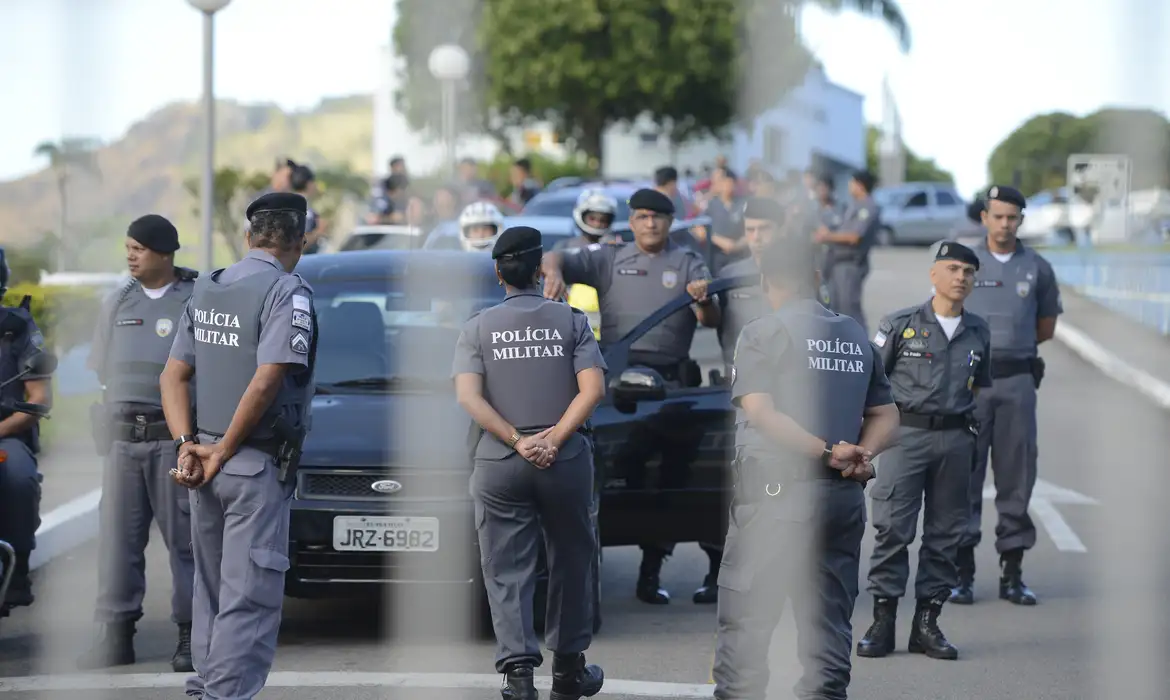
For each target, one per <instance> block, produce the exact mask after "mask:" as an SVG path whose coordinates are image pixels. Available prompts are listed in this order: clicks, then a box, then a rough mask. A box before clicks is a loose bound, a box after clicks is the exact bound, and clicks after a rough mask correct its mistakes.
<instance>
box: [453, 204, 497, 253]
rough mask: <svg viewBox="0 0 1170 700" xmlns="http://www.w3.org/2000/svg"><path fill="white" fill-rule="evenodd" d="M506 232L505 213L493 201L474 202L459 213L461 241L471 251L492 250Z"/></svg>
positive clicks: (462, 245)
mask: <svg viewBox="0 0 1170 700" xmlns="http://www.w3.org/2000/svg"><path fill="white" fill-rule="evenodd" d="M503 232H504V215H503V213H501V212H500V209H499V207H497V206H496V205H494V204H492V203H491V202H472V203H471V204H468V205H467V206H466V207H464V209H463V211H462V212H461V213H460V214H459V243H460V246H461V247H462V248H463V250H466V251H467V252H469V253H475V252H485V251H490V250H491V249H492V246H494V245H495V244H496V239H498V238H499V237H500V234H501V233H503Z"/></svg>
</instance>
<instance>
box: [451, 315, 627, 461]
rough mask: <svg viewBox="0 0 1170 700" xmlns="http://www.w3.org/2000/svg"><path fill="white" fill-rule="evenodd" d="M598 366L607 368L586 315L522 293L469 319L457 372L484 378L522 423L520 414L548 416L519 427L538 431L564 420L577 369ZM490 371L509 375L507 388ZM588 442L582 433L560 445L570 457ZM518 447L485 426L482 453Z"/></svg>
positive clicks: (501, 454) (503, 410)
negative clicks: (562, 417)
mask: <svg viewBox="0 0 1170 700" xmlns="http://www.w3.org/2000/svg"><path fill="white" fill-rule="evenodd" d="M566 313H567V314H569V316H570V317H565V318H564V319H563V321H564V323H563V325H564V327H566V328H568V329H569V331H568V337H563V335H564V334H562V333H560V332H559V327H560V326H561V325H562V319H561V318H559V317H560V316H562V315H564V314H566ZM485 331H486V332H485ZM553 331H558V332H557V333H556V334H554V333H553ZM485 337H486V342H485ZM593 367H598V368H600V369H601V370H603V371H604V370H606V369H608V367H607V366H606V364H605V360H604V359H603V358H602V355H601V350H600V348H599V347H598V345H597V340H596V339H595V338H594V337H593V329H592V328H591V327H590V326H589V320H588V319H587V318H586V317H585V314H583V313H581V312H580V311H579V310H576V309H572V308H571V307H569V306H567V305H565V304H562V303H561V302H555V301H549V300H547V299H545V298H544V297H543V296H541V295H540V294H538V293H536V292H520V293H515V294H510V295H509V296H508V297H507V298H506V299H505V300H504V301H503V302H501V303H500V304H497V305H496V306H493V307H490V308H488V309H484V310H483V311H481V312H479V313H477V314H476V315H474V316H472V317H471V318H470V319H468V320H467V322H466V323H465V324H464V325H463V330H462V332H461V333H460V334H459V340H458V342H457V343H456V345H455V359H454V361H453V363H452V367H451V376H452V377H455V376H457V375H460V374H478V375H480V376H483V377H484V378H485V382H484V384H485V396H484V398H485V399H486V400H487V401H488V402H489V403H491V404H492V406H493V407H494V408H496V410H497V411H498V412H499V413H500V415H502V416H503V417H504V418H505V419H506V420H513V421H515V420H517V416H519V415H523V416H526V417H532V416H541V419H539V420H537V421H536V422H538V423H540V424H541V425H537V426H526V425H516V428H518V429H523V428H529V429H532V428H538V427H547V426H549V425H554V424H555V423H556V422H557V421H558V420H560V418H561V416H562V415H563V414H564V411H565V410H566V409H567V408H568V404H569V403H570V402H571V401H572V400H573V398H575V397H576V395H577V390H576V385H577V380H576V376H577V374H579V373H580V372H583V371H585V370H587V369H592V368H593ZM489 373H499V374H501V375H503V376H504V379H505V381H504V382H503V383H502V386H504V387H506V389H505V390H502V391H495V392H492V391H490V389H489V387H490V386H501V383H499V382H493V381H491V380H492V379H493V378H492V377H489ZM583 446H584V440H583V439H582V438H581V437H580V436H575V437H574V438H572V439H571V440H570V441H569V442H566V443H565V445H562V446H561V454H562V455H563V456H564V457H565V458H566V459H567V458H569V457H572V456H573V455H574V454H575V453H576V451H577V450H579V449H580V448H582V447H583ZM512 452H513V450H512V448H510V447H508V446H507V445H505V444H504V443H502V442H500V441H499V440H497V439H496V438H495V436H493V435H491V434H489V433H487V432H486V431H485V433H484V434H483V435H482V436H481V437H480V440H479V443H478V445H477V446H476V451H475V456H476V458H477V459H504V458H506V457H508V456H509V455H511V454H512Z"/></svg>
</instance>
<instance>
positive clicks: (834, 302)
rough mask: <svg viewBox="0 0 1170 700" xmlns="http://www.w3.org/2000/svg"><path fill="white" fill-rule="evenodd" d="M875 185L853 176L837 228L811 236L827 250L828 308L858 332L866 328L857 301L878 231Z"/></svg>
mask: <svg viewBox="0 0 1170 700" xmlns="http://www.w3.org/2000/svg"><path fill="white" fill-rule="evenodd" d="M876 182H877V181H876V179H875V178H874V176H873V175H871V174H870V173H868V172H866V171H864V170H859V171H857V172H856V173H854V174H853V177H852V179H850V180H849V195H850V196H851V197H853V203H852V204H850V205H849V207H848V208H847V209H846V210H845V214H844V216H843V217H842V221H841V226H840V228H838V229H837V230H830V229H829V227H828V226H821V228H819V229H818V230H817V232H816V235H815V240H816V242H817V243H822V244H828V246H829V251H828V253H827V254H826V258H827V260H826V261H825V266H826V286H827V287H828V294H829V303H830V304H831V308H832V309H833V311H836V312H837V313H839V314H845V315H846V316H852V317H853V318H854V319H855V320H856V321H857V322H858V323H860V324H861V327H862V328H865V327H866V325H865V314H864V312H863V311H862V308H861V297H862V290H863V288H864V286H865V278H866V277H867V276H868V275H869V251H870V248H872V247H873V244H874V240H875V238H876V237H877V231H878V229H879V228H880V227H881V219H880V213H881V212H880V208H879V207H878V205H877V202H875V201H873V197H872V193H873V188H874V185H875V184H876Z"/></svg>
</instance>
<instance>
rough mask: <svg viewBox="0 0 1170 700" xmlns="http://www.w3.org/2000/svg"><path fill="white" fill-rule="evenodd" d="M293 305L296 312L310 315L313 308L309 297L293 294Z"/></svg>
mask: <svg viewBox="0 0 1170 700" xmlns="http://www.w3.org/2000/svg"><path fill="white" fill-rule="evenodd" d="M292 305H293V310H294V311H304V312H305V313H308V312H309V309H311V308H312V307H313V304H312V302H310V301H309V297H308V296H306V295H304V294H293V298H292Z"/></svg>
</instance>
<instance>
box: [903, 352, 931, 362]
mask: <svg viewBox="0 0 1170 700" xmlns="http://www.w3.org/2000/svg"><path fill="white" fill-rule="evenodd" d="M901 357H919V358H923V359H927V360H929V359H930V358H932V357H934V355H932V354H930V353H929V352H918V351H915V350H903V351H902V354H901Z"/></svg>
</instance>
